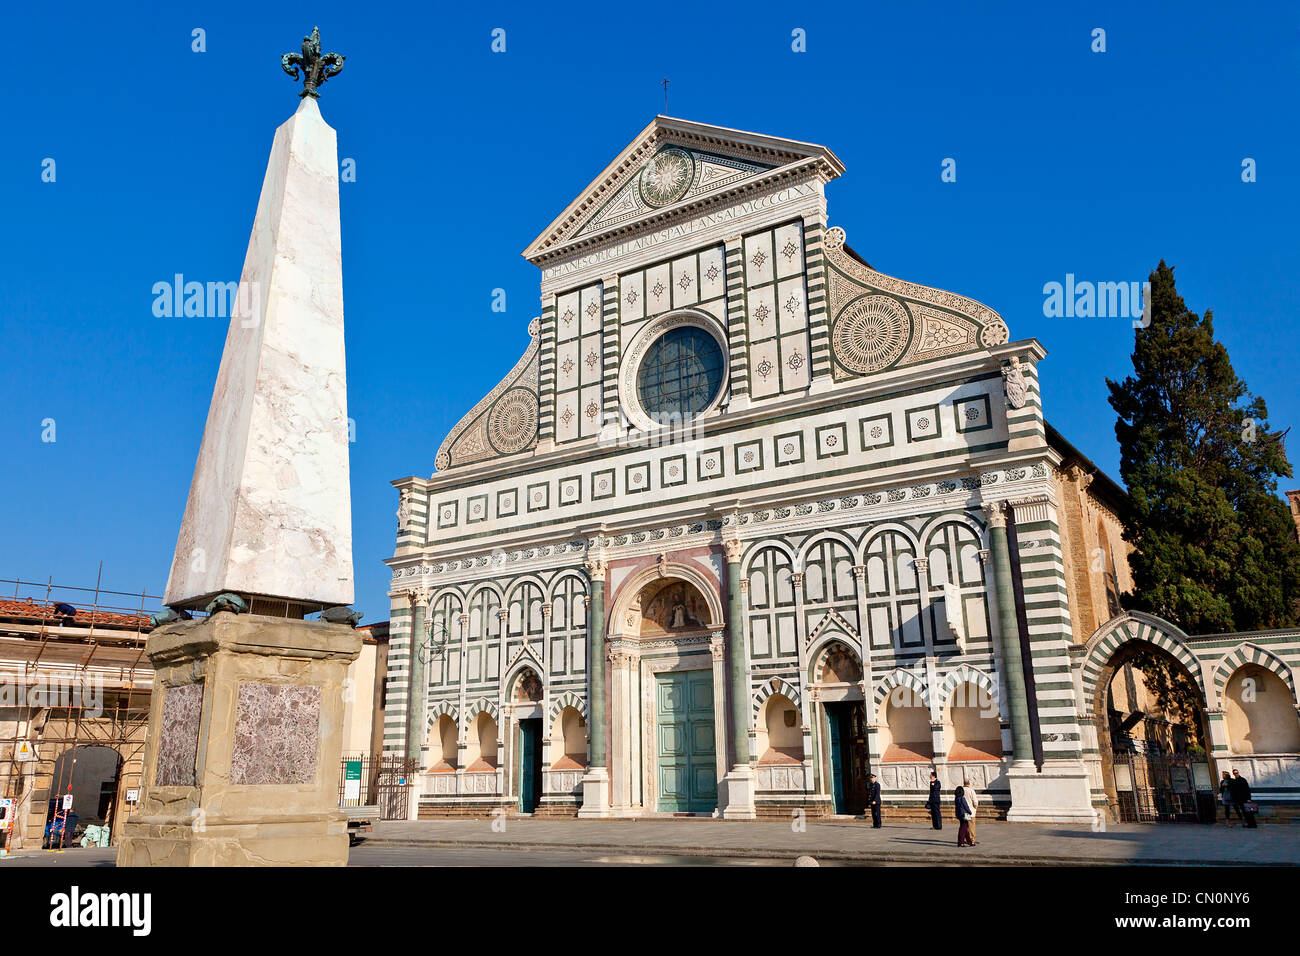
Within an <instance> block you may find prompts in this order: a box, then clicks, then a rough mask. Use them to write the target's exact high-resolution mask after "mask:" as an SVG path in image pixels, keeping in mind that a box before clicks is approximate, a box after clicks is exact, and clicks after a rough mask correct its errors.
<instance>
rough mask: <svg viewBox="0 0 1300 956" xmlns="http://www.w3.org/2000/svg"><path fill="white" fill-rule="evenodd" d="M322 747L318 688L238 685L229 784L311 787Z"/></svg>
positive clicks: (251, 683)
mask: <svg viewBox="0 0 1300 956" xmlns="http://www.w3.org/2000/svg"><path fill="white" fill-rule="evenodd" d="M319 743H320V688H319V687H294V686H290V685H281V684H262V683H256V682H248V681H246V682H242V683H241V684H240V685H239V700H238V704H237V708H236V711H235V746H234V749H233V751H232V753H231V755H230V782H231V783H235V784H276V783H281V784H283V783H311V782H313V781H314V780H315V779H316V754H317V747H318V745H319Z"/></svg>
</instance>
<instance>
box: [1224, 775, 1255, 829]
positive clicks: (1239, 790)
mask: <svg viewBox="0 0 1300 956" xmlns="http://www.w3.org/2000/svg"><path fill="white" fill-rule="evenodd" d="M1229 792H1230V793H1231V794H1232V802H1233V803H1235V804H1236V805H1237V812H1238V813H1240V814H1241V815H1242V817H1243V818H1245V820H1246V829H1247V830H1254V829H1255V828H1256V824H1255V812H1254V811H1253V810H1251V809H1250V808H1249V807H1248V806H1247V804H1249V803H1250V782H1249V781H1248V780H1247V779H1246V778H1245V777H1243V776H1242V775H1241V774H1240V773H1239V772H1237V771H1236V770H1234V771H1232V789H1231V791H1229Z"/></svg>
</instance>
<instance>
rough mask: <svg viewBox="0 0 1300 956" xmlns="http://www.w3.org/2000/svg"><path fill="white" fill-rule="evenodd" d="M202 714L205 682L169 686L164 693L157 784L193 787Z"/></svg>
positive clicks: (159, 736)
mask: <svg viewBox="0 0 1300 956" xmlns="http://www.w3.org/2000/svg"><path fill="white" fill-rule="evenodd" d="M202 715H203V683H202V682H201V681H200V682H199V683H197V684H183V685H182V686H180V687H168V688H167V690H166V691H165V693H164V696H163V711H162V733H160V734H159V735H158V763H157V765H156V766H155V768H154V773H153V782H154V786H156V787H193V786H194V785H195V779H194V762H195V759H196V757H197V755H198V752H199V720H200V718H201V717H202Z"/></svg>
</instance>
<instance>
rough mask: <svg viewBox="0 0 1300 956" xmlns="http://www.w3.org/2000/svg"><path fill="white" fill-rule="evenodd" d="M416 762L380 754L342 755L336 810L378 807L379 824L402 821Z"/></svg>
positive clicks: (417, 762)
mask: <svg viewBox="0 0 1300 956" xmlns="http://www.w3.org/2000/svg"><path fill="white" fill-rule="evenodd" d="M418 770H419V761H418V760H409V759H407V758H406V757H397V756H391V755H388V754H383V755H380V756H375V755H373V754H349V755H344V757H343V759H342V761H341V762H340V765H339V806H340V807H343V808H347V807H372V806H377V807H379V818H380V819H381V820H405V819H406V811H407V794H408V793H409V791H410V786H409V784H410V783H411V782H412V780H413V779H414V776H415V774H416V773H417V772H418Z"/></svg>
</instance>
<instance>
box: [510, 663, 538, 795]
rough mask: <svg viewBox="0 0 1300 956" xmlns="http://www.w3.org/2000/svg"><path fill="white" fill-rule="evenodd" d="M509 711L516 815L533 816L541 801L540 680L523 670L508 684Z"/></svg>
mask: <svg viewBox="0 0 1300 956" xmlns="http://www.w3.org/2000/svg"><path fill="white" fill-rule="evenodd" d="M509 688H510V712H511V714H512V716H513V718H514V722H515V726H516V727H517V728H518V730H517V731H516V747H515V751H516V753H517V754H518V760H517V762H516V766H515V768H514V771H515V772H514V779H515V781H516V782H517V790H518V793H519V812H520V813H533V812H535V811H536V810H537V806H538V804H540V803H541V800H542V736H543V727H542V724H543V721H542V679H541V677H539V676H538V675H537V671H535V670H533V668H532V667H523V668H521V669H520V670H519V671H518V673H516V674H515V675H514V677H513V678H512V679H511V681H510V685H509Z"/></svg>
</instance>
